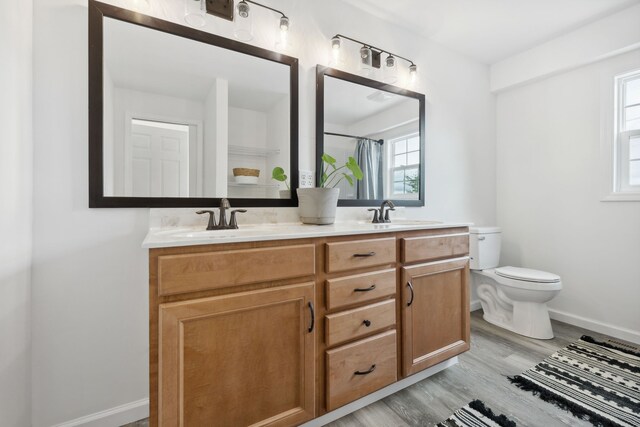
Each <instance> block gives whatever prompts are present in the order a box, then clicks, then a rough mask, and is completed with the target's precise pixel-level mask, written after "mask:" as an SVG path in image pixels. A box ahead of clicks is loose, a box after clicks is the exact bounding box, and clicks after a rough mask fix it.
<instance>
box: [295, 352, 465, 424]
mask: <svg viewBox="0 0 640 427" xmlns="http://www.w3.org/2000/svg"><path fill="white" fill-rule="evenodd" d="M457 363H458V357H457V356H456V357H452V358H451V359H449V360H445V361H444V362H441V363H438V364H437V365H435V366H432V367H430V368H427V369H425V370H424V371H421V372H418V373H417V374H414V375H411V376H410V377H407V378H405V379H403V380H400V381H398V382H396V383H393V384H391V385H388V386H386V387H385V388H383V389H380V390H378V391H376V392H373V393H371V394H368V395H366V396H365V397H363V398H361V399H358V400H356V401H355V402H351V403H349V404H348V405H345V406H342V407H340V408H338V409H336V410H335V411H331V412H329V413H327V414H324V415H323V416H321V417H318V418H315V419H313V420H311V421H309V422H308V423H305V424H302V425H301V426H300V427H321V426H323V425H325V424H328V423H330V422H332V421H335V420H337V419H338V418H342V417H344V416H345V415H349V414H350V413H352V412H355V411H357V410H358V409H361V408H364V407H365V406H367V405H371V404H372V403H374V402H377V401H378V400H380V399H383V398H385V397H387V396H389V395H392V394H393V393H396V392H398V391H400V390H402V389H405V388H407V387H409V386H410V385H413V384H415V383H417V382H420V381H422V380H424V379H425V378H428V377H430V376H432V375H435V374H437V373H438V372H440V371H443V370H445V369H447V368H448V367H450V366H453V365H456V364H457Z"/></svg>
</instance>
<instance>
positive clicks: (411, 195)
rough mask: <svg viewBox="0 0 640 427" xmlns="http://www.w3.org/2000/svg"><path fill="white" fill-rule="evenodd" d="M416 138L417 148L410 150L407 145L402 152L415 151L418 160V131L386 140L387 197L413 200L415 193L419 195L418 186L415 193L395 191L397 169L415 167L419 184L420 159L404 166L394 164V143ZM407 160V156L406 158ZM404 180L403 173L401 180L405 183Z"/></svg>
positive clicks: (419, 154) (419, 152)
mask: <svg viewBox="0 0 640 427" xmlns="http://www.w3.org/2000/svg"><path fill="white" fill-rule="evenodd" d="M415 137H417V138H418V149H417V150H412V151H409V150H408V147H407V150H406V151H405V152H404V153H403V154H405V155H408V154H409V153H413V152H417V153H418V160H420V156H421V152H422V151H421V148H420V132H411V133H408V134H406V135H401V136H398V137H395V138H391V139H389V140H388V144H389V150H388V151H387V156H388V157H387V159H388V160H387V164H388V168H387V174H388V177H389V180H388V182H389V188H388V191H389V198H394V199H407V200H414V197H415V195H416V194H417V195H418V197H419V196H420V188H418V192H417V193H395V185H394V184H395V182H396V181H395V179H394V178H395V174H394V173H395V171H397V170H403V171H406V170H407V169H417V170H418V184H420V161H418V163H412V164H410V165H405V166H397V167H396V166H394V164H395V157H396V143H397V142H400V141H406V142H407V143H408V142H409V139H411V138H415ZM407 160H408V158H407ZM406 181H407V177H406V174H405V178H404V180H403V182H404V183H405V185H406Z"/></svg>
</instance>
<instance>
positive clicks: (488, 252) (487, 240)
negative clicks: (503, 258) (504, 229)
mask: <svg viewBox="0 0 640 427" xmlns="http://www.w3.org/2000/svg"><path fill="white" fill-rule="evenodd" d="M501 240H502V239H501V232H500V227H470V228H469V257H470V258H471V260H470V263H469V264H470V265H469V268H471V269H472V270H486V269H488V268H495V267H497V266H498V265H499V264H498V263H499V262H500V243H501Z"/></svg>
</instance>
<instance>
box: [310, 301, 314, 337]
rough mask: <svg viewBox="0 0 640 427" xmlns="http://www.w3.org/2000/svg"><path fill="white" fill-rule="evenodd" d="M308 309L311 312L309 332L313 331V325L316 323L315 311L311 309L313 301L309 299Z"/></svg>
mask: <svg viewBox="0 0 640 427" xmlns="http://www.w3.org/2000/svg"><path fill="white" fill-rule="evenodd" d="M309 311H310V312H311V325H309V332H313V327H314V326H315V325H316V313H315V311H314V310H313V303H312V302H311V301H309Z"/></svg>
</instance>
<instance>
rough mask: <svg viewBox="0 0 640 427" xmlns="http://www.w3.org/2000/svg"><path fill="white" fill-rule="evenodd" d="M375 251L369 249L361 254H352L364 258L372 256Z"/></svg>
mask: <svg viewBox="0 0 640 427" xmlns="http://www.w3.org/2000/svg"><path fill="white" fill-rule="evenodd" d="M375 254H376V253H375V252H373V251H371V252H366V253H363V254H353V256H354V257H356V258H365V257H370V256H374V255H375Z"/></svg>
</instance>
